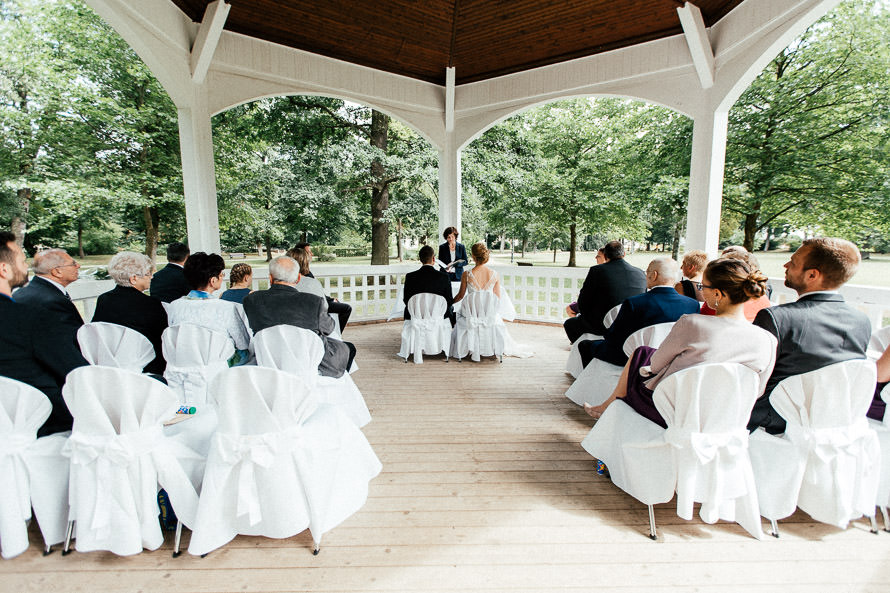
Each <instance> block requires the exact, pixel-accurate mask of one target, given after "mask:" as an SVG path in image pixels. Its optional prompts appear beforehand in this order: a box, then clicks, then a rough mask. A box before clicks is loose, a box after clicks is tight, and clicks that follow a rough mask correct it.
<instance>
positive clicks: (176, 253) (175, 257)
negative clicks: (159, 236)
mask: <svg viewBox="0 0 890 593" xmlns="http://www.w3.org/2000/svg"><path fill="white" fill-rule="evenodd" d="M188 256H189V246H188V245H186V244H185V243H170V244H169V245H167V261H170V262H175V263H179V262H181V261H183V260H184V259H185V258H187V257H188Z"/></svg>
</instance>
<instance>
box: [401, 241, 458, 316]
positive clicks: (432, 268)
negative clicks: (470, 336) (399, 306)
mask: <svg viewBox="0 0 890 593" xmlns="http://www.w3.org/2000/svg"><path fill="white" fill-rule="evenodd" d="M418 255H419V256H420V263H422V264H423V266H421V268H420V269H419V270H415V271H414V272H408V273H407V274H405V291H404V301H405V319H411V314H410V313H408V307H407V305H408V300H409V299H410V298H411V297H413V296H414V295H416V294H420V293H422V292H430V293H433V294H438V295H440V296H441V297H443V298H444V299H445V302H446V303H447V305H448V306H447V307H446V309H445V317H446V318H447V319H449V320H450V321H451V327H454V322H455V321H456V319H455V315H454V311H453V310H452V304H453V303H454V295H452V293H451V281H450V280H449V279H448V274H446V273H445V272H441V271H439V270H437V269H436V265H435V264H436V259H435V257H434V256H435V252H434V251H433V248H432V247H430V246H429V245H424V246H423V247H421V248H420V253H419V254H418Z"/></svg>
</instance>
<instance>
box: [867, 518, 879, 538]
mask: <svg viewBox="0 0 890 593" xmlns="http://www.w3.org/2000/svg"><path fill="white" fill-rule="evenodd" d="M868 520H869V522H870V523H871V532H872V533H874V534H875V535H877V534H878V521H877V519H875V514H874V513H872V514H871V516H870V517H869V518H868Z"/></svg>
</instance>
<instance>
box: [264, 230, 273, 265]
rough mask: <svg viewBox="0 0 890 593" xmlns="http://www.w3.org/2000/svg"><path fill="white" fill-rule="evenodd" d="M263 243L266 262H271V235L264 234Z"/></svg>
mask: <svg viewBox="0 0 890 593" xmlns="http://www.w3.org/2000/svg"><path fill="white" fill-rule="evenodd" d="M263 241H264V242H265V243H266V261H267V262H270V261H272V233H266V234H265V235H264V236H263Z"/></svg>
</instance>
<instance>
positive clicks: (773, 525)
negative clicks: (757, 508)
mask: <svg viewBox="0 0 890 593" xmlns="http://www.w3.org/2000/svg"><path fill="white" fill-rule="evenodd" d="M769 526H770V529H772V531H771V532H770V535H771V536H773V537H774V538H776V539H778V538H779V524H778V523H776V520H775V519H770V520H769Z"/></svg>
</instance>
